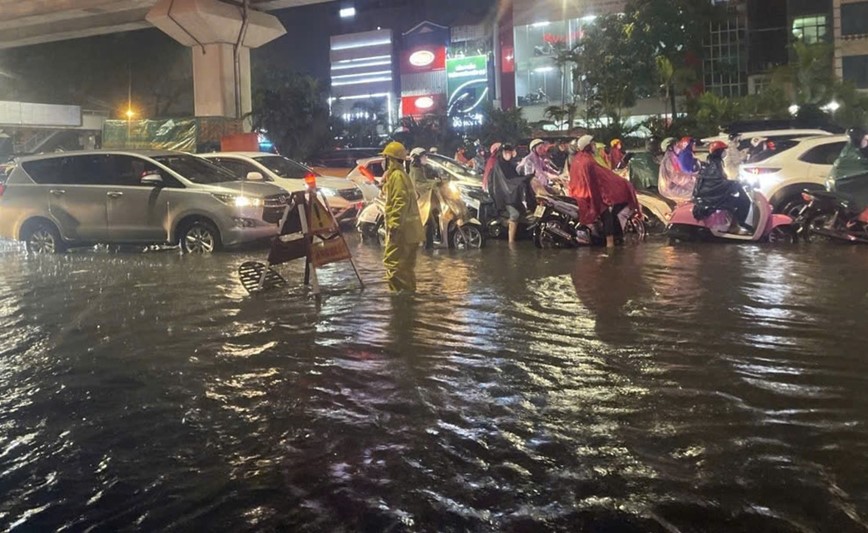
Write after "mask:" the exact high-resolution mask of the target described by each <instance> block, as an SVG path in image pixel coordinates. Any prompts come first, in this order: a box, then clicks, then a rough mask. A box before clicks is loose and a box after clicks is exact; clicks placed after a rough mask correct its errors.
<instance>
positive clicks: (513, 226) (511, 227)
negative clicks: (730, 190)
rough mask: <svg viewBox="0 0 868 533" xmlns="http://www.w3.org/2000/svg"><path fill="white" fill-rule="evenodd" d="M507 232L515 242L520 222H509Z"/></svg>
mask: <svg viewBox="0 0 868 533" xmlns="http://www.w3.org/2000/svg"><path fill="white" fill-rule="evenodd" d="M507 232H508V234H509V242H515V236H516V234H518V222H513V221H511V220H510V221H509V222H507Z"/></svg>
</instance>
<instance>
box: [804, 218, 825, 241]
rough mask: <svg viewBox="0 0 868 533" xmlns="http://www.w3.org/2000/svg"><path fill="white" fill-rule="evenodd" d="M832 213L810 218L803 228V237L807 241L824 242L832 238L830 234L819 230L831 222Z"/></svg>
mask: <svg viewBox="0 0 868 533" xmlns="http://www.w3.org/2000/svg"><path fill="white" fill-rule="evenodd" d="M829 216H830V215H817V216H815V217H812V218H810V219H808V221H807V222H805V224H804V226H803V228H802V239H804V241H805V242H822V241H829V240H831V239H830V238H829V237H828V236H826V235H823V234H822V233H820V232H819V231H818V230H821V229H823V228H824V227H826V224H828V223H829Z"/></svg>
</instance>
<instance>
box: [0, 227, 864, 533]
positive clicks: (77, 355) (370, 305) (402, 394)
mask: <svg viewBox="0 0 868 533" xmlns="http://www.w3.org/2000/svg"><path fill="white" fill-rule="evenodd" d="M351 247H352V249H353V251H354V253H355V255H356V258H357V260H358V264H359V267H360V270H361V273H362V276H363V278H364V279H365V280H366V282H367V283H368V286H367V288H366V290H364V291H359V290H357V289H356V287H355V282H354V278H353V274H352V270H351V269H350V268H349V267H348V266H334V267H327V268H326V269H324V270H323V271H322V272H323V274H322V275H321V279H320V281H321V283H322V285H323V287H324V289H325V296H324V298H323V300H322V302H321V304H320V305H318V304H317V303H316V302H315V301H314V300H312V299H310V298H308V297H307V296H306V293H305V291H304V290H303V289H302V288H301V270H302V268H301V267H302V265H301V264H300V263H294V264H291V265H285V266H284V267H280V271H281V273H283V274H284V275H285V277H286V278H287V280H288V281H289V286H288V287H286V288H283V289H277V290H275V291H271V292H269V293H266V294H260V295H257V296H248V295H247V294H246V292H245V291H244V289H243V288H242V287H241V285H240V283H239V281H238V277H237V273H236V272H237V268H238V266H239V265H240V264H241V263H242V262H244V261H249V260H264V256H265V251H263V250H253V251H243V252H234V253H223V254H218V255H215V256H213V257H195V256H181V255H179V254H178V253H177V252H175V251H169V252H157V253H145V254H132V253H125V254H110V253H106V252H80V253H73V254H68V255H66V256H59V257H32V258H28V257H27V256H26V254H24V253H23V252H21V251H20V250H18V249H17V248H14V247H12V246H10V245H8V244H7V243H4V245H3V247H2V251H0V265H2V269H3V272H4V276H3V281H2V282H0V337H2V343H0V349H2V356H0V494H2V498H0V502H2V503H0V529H2V530H7V529H10V528H12V529H19V530H21V531H45V530H55V529H65V530H71V531H79V530H85V529H88V528H95V529H97V530H106V531H116V530H132V529H142V530H165V529H168V530H198V531H208V530H212V531H213V530H226V531H247V530H251V531H252V530H262V529H272V528H273V529H279V530H291V531H357V530H366V531H501V530H506V531H545V530H563V531H578V530H594V531H604V530H605V531H669V532H673V531H834V532H846V531H864V530H865V529H866V528H868V481H866V480H868V394H866V391H868V350H866V345H868V328H866V325H865V324H866V321H865V316H866V313H868V275H866V265H868V249H866V248H864V247H851V246H835V245H824V244H812V245H801V244H800V245H796V246H789V247H787V246H784V247H778V248H771V247H768V246H742V247H738V246H725V245H724V246H715V245H695V246H677V247H671V246H667V245H665V244H662V243H653V242H649V243H648V244H646V245H644V246H637V247H626V248H619V249H616V250H614V251H612V252H609V253H607V252H606V251H604V250H598V249H594V250H589V249H585V250H563V251H538V250H536V249H534V248H533V246H532V245H531V244H530V243H529V242H522V243H520V245H519V246H518V248H517V249H515V250H510V249H509V247H508V246H507V245H506V243H504V242H496V241H495V242H491V243H490V246H489V247H487V248H486V249H483V250H481V251H477V252H467V253H461V252H454V253H450V252H448V251H438V252H425V253H420V256H419V268H418V277H419V290H420V294H419V295H418V296H417V297H416V298H415V299H413V300H400V299H394V300H393V299H392V298H390V297H389V296H388V295H387V293H386V287H385V283H384V282H383V281H382V269H381V265H380V255H379V253H380V251H379V250H378V249H377V248H375V247H372V246H368V245H363V244H361V243H358V242H357V241H356V240H355V237H353V240H351Z"/></svg>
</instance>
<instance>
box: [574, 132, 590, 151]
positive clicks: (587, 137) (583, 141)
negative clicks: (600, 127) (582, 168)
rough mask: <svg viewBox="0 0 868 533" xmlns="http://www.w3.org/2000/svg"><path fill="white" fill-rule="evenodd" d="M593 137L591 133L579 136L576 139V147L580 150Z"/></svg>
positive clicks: (585, 146) (586, 145)
mask: <svg viewBox="0 0 868 533" xmlns="http://www.w3.org/2000/svg"><path fill="white" fill-rule="evenodd" d="M593 140H594V137H593V136H592V135H582V136H581V137H579V140H578V141H576V148H577V149H578V150H579V151H580V152H581V151H582V150H584V149H585V148H587V147H588V145H589V144H591V142H593Z"/></svg>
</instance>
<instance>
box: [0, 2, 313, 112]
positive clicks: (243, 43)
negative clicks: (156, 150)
mask: <svg viewBox="0 0 868 533" xmlns="http://www.w3.org/2000/svg"><path fill="white" fill-rule="evenodd" d="M323 1H325V0H0V49H4V48H15V47H22V46H30V45H35V44H41V43H47V42H52V41H62V40H68V39H77V38H82V37H91V36H94V35H103V34H108V33H118V32H124V31H130V30H138V29H143V28H151V27H157V28H159V29H160V30H162V31H163V32H165V33H166V34H168V35H169V36H171V37H172V38H173V39H175V40H176V41H178V42H180V43H181V44H183V45H185V46H187V47H189V48H190V49H191V50H192V52H191V53H192V54H193V89H194V97H195V108H196V116H200V117H230V118H236V119H238V118H241V117H243V116H245V115H246V114H247V113H248V112H249V111H250V109H251V95H250V49H251V48H257V47H259V46H262V45H263V44H265V43H267V42H269V41H271V40H273V39H276V38H278V37H280V36H281V35H283V34H284V33H285V30H284V28H283V25H281V23H280V21H279V20H278V19H277V18H276V17H274V16H272V15H270V14H268V13H267V12H268V11H273V10H275V9H282V8H288V7H296V6H301V5H305V4H314V3H321V2H323Z"/></svg>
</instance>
